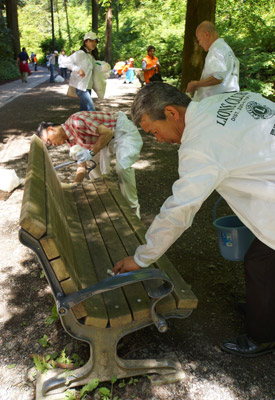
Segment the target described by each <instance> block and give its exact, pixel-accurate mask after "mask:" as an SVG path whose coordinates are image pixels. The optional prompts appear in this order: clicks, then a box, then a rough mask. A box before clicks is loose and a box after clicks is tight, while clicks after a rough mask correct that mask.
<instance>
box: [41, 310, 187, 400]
mask: <svg viewBox="0 0 275 400" xmlns="http://www.w3.org/2000/svg"><path fill="white" fill-rule="evenodd" d="M69 314H71V313H70V312H69V313H68V315H67V316H66V317H64V318H63V326H64V327H65V330H66V331H67V332H68V333H69V334H70V335H71V336H73V337H75V338H76V339H79V340H82V341H86V342H87V343H89V344H90V358H89V360H88V361H87V363H86V364H85V365H84V366H83V367H81V368H78V369H76V370H73V371H64V370H60V369H58V370H51V371H48V372H47V373H46V374H43V375H39V376H38V379H37V393H36V400H58V399H62V396H61V394H62V393H64V391H66V390H67V389H69V388H73V387H76V386H83V385H86V384H87V383H88V382H90V381H91V380H92V379H94V378H97V379H99V380H100V381H101V382H103V381H110V380H111V379H112V378H113V377H115V376H116V377H117V378H118V379H122V378H127V377H132V376H137V375H147V374H158V375H160V376H159V377H158V378H155V384H162V383H171V382H175V381H179V380H183V379H184V377H185V376H184V373H183V371H182V370H181V366H180V363H179V362H175V361H169V360H154V359H152V360H124V359H122V358H120V357H119V356H118V355H117V344H118V342H119V340H120V339H121V338H122V337H123V336H125V335H127V334H128V333H130V332H133V331H135V330H137V329H140V328H141V326H140V323H139V324H136V326H135V327H133V325H132V326H131V329H130V330H129V331H127V332H126V331H125V327H124V329H122V328H115V329H114V328H113V329H100V328H93V327H91V326H90V327H85V326H84V325H80V324H77V325H78V326H77V331H76V325H75V320H74V318H73V317H72V316H70V315H69ZM66 319H67V321H66ZM73 320H74V321H73ZM68 322H69V323H68ZM72 322H73V324H72ZM147 325H148V324H147ZM70 326H71V328H72V329H71V328H70ZM144 326H146V325H144ZM144 326H142V327H144ZM74 331H76V332H74ZM152 383H153V384H154V379H153V380H152ZM60 396H61V397H60ZM63 398H64V395H63Z"/></svg>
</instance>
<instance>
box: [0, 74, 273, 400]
mask: <svg viewBox="0 0 275 400" xmlns="http://www.w3.org/2000/svg"><path fill="white" fill-rule="evenodd" d="M137 89H138V84H136V85H133V86H131V85H123V83H122V82H119V81H117V80H112V81H110V82H109V84H108V97H107V99H106V100H104V101H102V102H99V101H98V100H96V107H97V109H106V110H110V111H116V110H123V111H126V112H128V111H129V107H130V105H131V102H132V99H133V96H134V94H135V92H136V90H137ZM65 93H66V86H65V85H58V84H55V85H51V86H49V84H48V83H43V84H41V85H39V86H37V87H36V88H33V89H31V90H30V91H29V92H27V93H25V94H23V95H21V96H20V97H17V98H16V99H15V100H13V101H10V102H9V103H8V104H6V105H4V106H3V107H2V108H1V109H0V127H1V139H0V167H2V168H6V169H15V170H16V173H17V175H18V176H19V178H20V179H22V180H23V178H24V176H25V171H26V163H27V153H28V149H29V143H30V137H31V135H32V134H33V133H34V132H35V130H36V127H37V125H38V123H39V122H40V121H41V120H47V119H48V120H53V121H54V122H63V121H64V120H65V119H66V118H67V117H68V116H69V115H70V114H72V113H73V112H76V111H78V104H77V102H76V101H75V100H74V99H70V98H67V97H66V95H65ZM51 157H52V159H53V161H54V163H59V162H62V161H65V160H66V157H67V151H66V148H65V147H64V146H63V147H62V148H61V149H53V150H51ZM72 175H73V167H72V168H71V169H68V170H66V171H61V172H60V179H62V180H70V179H72ZM136 175H137V186H138V192H139V197H140V203H141V214H142V220H143V222H144V223H145V225H146V226H148V225H149V224H150V222H151V221H152V219H153V217H154V215H155V214H156V213H157V212H158V210H159V207H160V206H161V204H162V202H163V201H164V200H165V198H166V197H167V196H169V195H170V194H171V185H172V183H173V181H174V180H175V179H176V178H177V146H174V145H166V144H163V145H159V144H158V143H156V141H155V140H154V139H153V138H152V137H149V136H147V135H144V147H143V150H142V153H141V156H140V160H139V161H138V162H137V163H136ZM22 195H23V185H22V186H20V187H19V188H17V189H16V190H14V191H13V192H12V193H6V192H1V191H0V215H1V219H0V243H1V260H0V294H1V309H0V338H1V339H0V340H1V342H0V345H1V354H0V375H1V383H0V398H1V399H3V400H6V399H8V400H14V399H16V398H17V399H20V400H30V399H34V398H35V394H34V384H35V369H34V367H33V361H32V359H31V357H30V355H31V354H34V353H37V354H40V355H42V356H45V355H47V354H50V353H52V352H54V351H57V352H59V353H60V352H61V351H62V350H63V349H64V347H65V346H66V353H67V354H68V355H69V356H71V355H72V354H73V353H77V354H78V355H79V356H80V357H81V359H82V360H84V361H85V360H87V358H88V354H87V353H88V349H87V346H86V344H83V343H80V342H77V341H75V340H74V339H72V338H71V337H69V336H68V335H67V334H65V333H64V332H63V329H62V327H61V324H60V323H59V321H57V322H55V323H53V324H51V325H47V324H46V319H47V318H48V317H49V316H50V314H51V308H52V306H53V299H52V296H51V294H50V290H49V288H48V285H47V283H46V281H45V279H44V278H41V269H40V267H39V265H38V263H37V261H36V258H35V257H34V255H33V254H32V252H31V251H30V250H28V249H27V248H25V247H24V246H22V245H21V244H20V243H19V241H18V237H17V231H18V219H19V213H20V206H21V201H22ZM217 198H218V196H217V194H215V193H214V194H213V195H212V196H210V197H209V199H208V200H207V201H206V202H205V204H204V205H203V207H202V208H201V210H200V211H199V213H198V215H197V216H196V218H195V220H194V224H193V226H192V227H191V228H190V229H188V231H187V232H185V234H184V235H183V236H182V237H181V238H180V239H178V241H177V242H176V243H175V244H174V245H173V246H172V247H171V249H169V251H168V253H167V254H168V256H169V258H170V259H171V261H172V262H173V263H174V264H175V265H176V266H177V268H178V270H179V271H180V273H181V274H182V276H183V277H184V279H185V280H186V281H187V282H188V283H190V284H191V285H192V289H193V291H194V293H195V294H196V295H197V297H198V298H199V307H198V309H197V310H195V311H194V312H193V314H192V315H191V316H190V317H189V318H187V319H184V320H170V321H169V328H170V329H169V330H168V332H167V333H165V334H159V333H158V332H157V331H156V329H155V328H154V327H149V328H146V329H144V330H142V331H140V332H136V333H134V334H131V335H129V336H127V337H125V338H123V339H122V341H121V343H120V345H119V354H120V356H122V357H125V358H126V357H131V358H146V357H153V358H155V357H166V356H167V357H168V356H173V357H176V358H177V359H178V360H179V361H180V363H181V365H182V368H183V370H184V372H185V376H186V378H185V379H184V380H182V381H181V382H178V383H177V384H167V385H162V386H151V385H150V383H149V381H148V379H147V378H146V377H138V378H137V380H135V381H134V382H133V381H130V380H126V385H125V387H123V388H121V387H119V384H118V382H117V383H116V384H115V385H114V395H117V396H118V397H119V398H120V399H123V400H128V399H136V400H139V399H143V400H162V399H177V400H180V399H184V400H185V399H186V400H254V399H255V400H275V384H274V381H275V379H274V378H275V373H274V367H275V356H274V354H270V355H266V356H262V357H259V358H256V359H250V360H247V359H244V358H238V357H234V356H231V355H228V354H225V353H223V352H222V351H221V350H220V348H219V342H220V341H221V340H223V339H226V338H228V337H234V336H236V335H238V334H239V333H243V331H244V322H243V318H242V316H241V315H239V314H238V312H237V311H236V310H235V304H236V302H237V301H238V300H241V299H243V298H244V282H243V271H242V264H241V263H234V262H229V261H225V260H224V259H223V258H222V257H221V256H220V254H219V251H218V243H217V237H216V233H215V231H214V229H213V227H212V210H213V206H214V204H215V201H216V200H217ZM220 213H221V214H226V213H228V209H227V207H226V206H225V205H221V209H220ZM43 335H47V336H48V338H49V346H48V347H47V348H44V347H43V346H42V345H41V343H40V342H39V340H40V339H41V338H42V337H43ZM101 386H102V385H101ZM103 386H104V385H103ZM105 386H107V387H110V383H106V384H105ZM93 398H99V394H98V393H96V394H90V395H89V396H88V397H87V399H93Z"/></svg>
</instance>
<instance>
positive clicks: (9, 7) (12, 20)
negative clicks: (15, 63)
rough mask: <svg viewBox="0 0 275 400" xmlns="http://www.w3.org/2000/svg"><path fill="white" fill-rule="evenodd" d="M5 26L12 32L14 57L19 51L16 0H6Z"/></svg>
mask: <svg viewBox="0 0 275 400" xmlns="http://www.w3.org/2000/svg"><path fill="white" fill-rule="evenodd" d="M6 11H7V26H8V28H9V29H10V30H11V33H12V38H11V40H12V49H13V54H14V58H15V59H16V58H17V56H18V54H19V53H20V38H19V29H18V15H17V1H16V0H6Z"/></svg>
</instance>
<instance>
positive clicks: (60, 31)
mask: <svg viewBox="0 0 275 400" xmlns="http://www.w3.org/2000/svg"><path fill="white" fill-rule="evenodd" d="M55 12H56V14H57V22H58V35H59V37H60V38H62V30H61V23H60V15H59V7H58V0H55Z"/></svg>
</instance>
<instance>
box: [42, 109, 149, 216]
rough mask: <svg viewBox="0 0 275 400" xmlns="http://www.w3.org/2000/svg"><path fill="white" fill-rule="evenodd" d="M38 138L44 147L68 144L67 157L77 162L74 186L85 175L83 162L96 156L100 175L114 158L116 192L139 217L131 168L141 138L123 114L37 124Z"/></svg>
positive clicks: (96, 113) (73, 117)
mask: <svg viewBox="0 0 275 400" xmlns="http://www.w3.org/2000/svg"><path fill="white" fill-rule="evenodd" d="M37 134H38V136H39V137H40V138H41V139H42V140H43V141H44V142H45V143H46V145H47V146H50V145H53V146H59V145H62V144H65V143H68V144H69V145H70V146H75V145H79V146H80V147H79V148H78V146H77V149H78V150H77V151H76V152H75V151H74V149H76V147H74V148H72V147H71V150H72V151H71V156H72V157H73V158H74V159H75V160H77V164H78V167H77V171H76V176H75V180H74V182H82V181H83V179H84V177H85V175H86V162H87V161H90V160H92V159H93V158H94V156H96V155H97V154H98V157H99V160H100V162H99V163H100V170H101V173H102V174H108V173H109V171H110V154H111V153H114V154H115V155H116V171H117V174H118V179H119V184H120V189H121V192H122V194H123V196H124V197H125V198H126V200H127V201H128V203H129V204H130V206H131V208H133V209H134V211H135V213H136V215H137V216H138V217H140V205H139V202H138V196H137V189H136V179H135V170H134V168H133V167H132V165H133V163H134V162H135V161H136V160H137V158H138V156H139V153H140V150H141V148H142V144H143V142H142V138H141V136H140V133H139V132H138V130H137V128H136V127H135V125H134V124H133V123H132V122H131V121H130V120H129V119H128V118H127V116H126V115H125V113H124V112H122V111H119V112H118V113H108V112H99V111H80V112H77V113H75V114H73V115H71V116H70V117H69V118H68V119H67V121H66V122H64V123H63V124H61V125H55V124H53V123H52V122H41V123H40V125H39V127H38V129H37Z"/></svg>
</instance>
